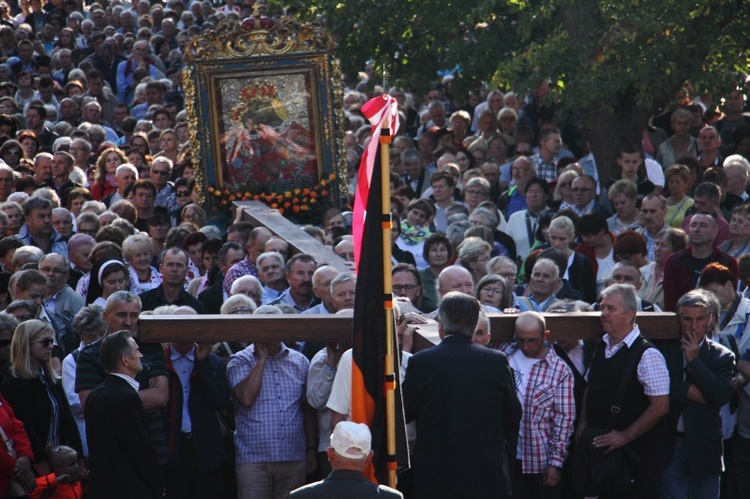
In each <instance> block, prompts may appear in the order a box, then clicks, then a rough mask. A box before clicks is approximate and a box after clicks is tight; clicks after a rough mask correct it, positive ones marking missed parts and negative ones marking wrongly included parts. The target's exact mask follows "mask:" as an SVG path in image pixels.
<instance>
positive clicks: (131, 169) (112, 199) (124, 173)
mask: <svg viewBox="0 0 750 499" xmlns="http://www.w3.org/2000/svg"><path fill="white" fill-rule="evenodd" d="M136 180H138V169H137V168H136V167H135V166H133V165H131V164H130V163H125V164H122V165H120V166H118V167H117V169H116V170H115V184H117V190H116V191H114V192H112V193H110V194H108V195H107V196H105V197H104V198H103V199H102V203H104V205H105V206H106V207H107V208H109V207H110V206H112V205H113V204H114V203H116V202H117V201H119V200H121V199H127V196H126V194H125V192H126V191H127V188H128V186H131V185H132V184H133V183H134V182H135V181H136Z"/></svg>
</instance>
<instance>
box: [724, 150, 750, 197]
mask: <svg viewBox="0 0 750 499" xmlns="http://www.w3.org/2000/svg"><path fill="white" fill-rule="evenodd" d="M724 172H725V173H726V174H727V188H726V191H727V196H729V195H730V194H731V195H733V196H736V197H738V198H740V199H742V201H743V202H744V201H747V200H748V198H749V197H750V196H748V194H747V192H745V186H747V181H748V173H750V162H748V161H747V160H746V159H745V158H744V157H743V156H740V155H739V154H732V155H731V156H729V157H728V158H727V159H725V160H724Z"/></svg>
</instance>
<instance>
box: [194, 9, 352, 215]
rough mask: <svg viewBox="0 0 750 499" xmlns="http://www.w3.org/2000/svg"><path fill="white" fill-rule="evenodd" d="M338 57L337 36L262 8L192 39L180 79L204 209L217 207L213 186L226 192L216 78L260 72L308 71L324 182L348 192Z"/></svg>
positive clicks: (302, 72) (291, 73) (342, 191)
mask: <svg viewBox="0 0 750 499" xmlns="http://www.w3.org/2000/svg"><path fill="white" fill-rule="evenodd" d="M332 52H333V39H332V38H331V36H330V34H328V33H327V32H326V31H325V30H324V29H323V28H322V26H320V25H318V24H315V23H304V24H303V23H300V22H299V21H298V20H297V19H295V18H291V17H283V18H281V19H278V20H276V19H274V20H272V19H269V18H266V17H262V16H261V14H260V13H259V12H258V11H256V12H254V13H253V17H251V18H248V19H245V20H244V21H242V22H241V23H239V22H236V21H232V20H227V21H223V22H221V23H220V24H219V25H218V26H217V27H216V29H215V30H211V31H208V32H206V33H204V34H202V35H200V36H197V37H193V38H192V39H191V40H190V41H189V43H188V45H187V48H186V50H185V63H186V67H185V69H183V74H182V79H183V85H184V88H185V108H186V110H187V115H188V125H189V133H190V147H191V153H192V159H193V172H194V175H195V178H196V183H197V186H198V189H199V190H198V192H199V202H200V203H201V204H203V205H204V206H206V207H207V208H208V209H210V208H211V207H210V206H209V205H208V202H207V198H206V195H205V194H206V190H207V188H208V186H209V185H216V186H217V187H222V176H221V169H222V166H223V165H222V164H221V161H222V149H221V148H222V137H220V135H221V134H222V132H223V131H222V129H221V126H220V122H221V119H222V116H223V115H220V112H219V109H218V106H216V99H217V97H216V96H217V92H218V89H217V81H219V80H222V79H223V80H226V79H231V78H234V77H238V78H239V77H240V76H242V77H244V78H246V79H252V78H253V77H254V76H255V75H260V76H261V77H262V75H282V76H283V75H295V74H303V75H305V76H304V78H307V80H306V81H311V82H312V87H314V88H312V89H311V92H310V94H311V98H312V99H311V100H312V102H311V106H312V116H311V121H312V123H311V125H312V127H313V129H314V134H315V137H316V140H317V145H318V147H316V152H317V154H318V158H319V159H318V162H317V165H318V173H319V178H322V176H323V174H330V173H335V174H336V177H337V179H338V187H339V189H338V192H339V193H340V194H341V195H346V193H347V164H346V154H345V146H344V141H343V133H342V130H343V125H344V111H343V87H342V84H341V72H340V69H339V64H338V62H337V61H336V60H335V59H334V58H333V56H332ZM219 97H220V96H219ZM225 132H226V131H224V133H225ZM225 138H226V137H224V139H225Z"/></svg>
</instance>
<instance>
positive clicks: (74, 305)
mask: <svg viewBox="0 0 750 499" xmlns="http://www.w3.org/2000/svg"><path fill="white" fill-rule="evenodd" d="M39 272H41V273H42V274H44V276H45V277H46V278H47V293H46V295H45V298H44V306H45V307H47V309H49V310H51V311H53V312H55V313H56V314H58V315H60V316H66V315H67V316H69V317H70V318H72V317H73V314H74V313H75V312H77V311H78V310H80V309H81V308H83V306H84V305H85V304H86V303H85V300H84V299H83V297H82V296H81V295H79V294H78V293H76V292H75V291H74V290H73V288H71V287H70V286H68V285H67V284H66V282H67V280H68V275H69V271H68V262H67V261H66V260H65V258H64V257H63V256H62V255H58V254H57V253H50V254H49V255H44V256H43V257H42V259H41V260H40V261H39Z"/></svg>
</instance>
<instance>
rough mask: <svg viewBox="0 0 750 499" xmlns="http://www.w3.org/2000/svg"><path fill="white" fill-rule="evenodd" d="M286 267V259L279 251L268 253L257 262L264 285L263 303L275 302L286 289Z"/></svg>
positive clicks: (262, 255)
mask: <svg viewBox="0 0 750 499" xmlns="http://www.w3.org/2000/svg"><path fill="white" fill-rule="evenodd" d="M284 265H285V262H284V257H283V256H282V255H281V253H279V252H278V251H266V252H265V253H263V254H261V255H260V256H259V257H258V259H257V260H256V261H255V266H256V268H257V269H258V277H259V278H260V281H261V282H262V283H263V303H270V302H271V301H272V300H275V299H276V298H278V296H279V295H280V294H281V293H283V292H284V290H285V289H286V276H285V275H284ZM258 305H259V306H260V304H258Z"/></svg>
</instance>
